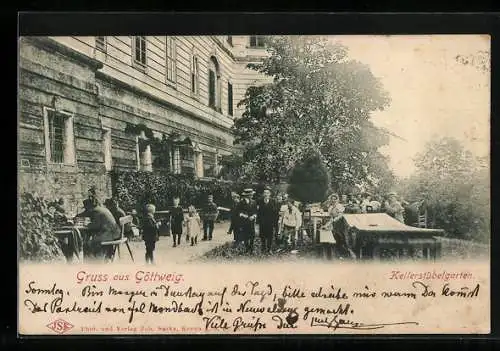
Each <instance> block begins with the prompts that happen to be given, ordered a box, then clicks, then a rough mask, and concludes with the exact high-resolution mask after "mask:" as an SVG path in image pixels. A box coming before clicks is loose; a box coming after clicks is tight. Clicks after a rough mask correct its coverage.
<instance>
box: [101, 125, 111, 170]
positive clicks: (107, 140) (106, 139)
mask: <svg viewBox="0 0 500 351" xmlns="http://www.w3.org/2000/svg"><path fill="white" fill-rule="evenodd" d="M102 142H103V151H104V166H105V168H106V171H111V167H112V157H111V131H110V130H109V129H105V130H103V131H102Z"/></svg>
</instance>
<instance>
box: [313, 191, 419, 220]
mask: <svg viewBox="0 0 500 351" xmlns="http://www.w3.org/2000/svg"><path fill="white" fill-rule="evenodd" d="M423 205H424V201H423V200H420V201H415V202H412V203H409V202H407V201H405V200H404V199H403V198H402V197H398V195H397V194H396V193H395V192H390V193H388V194H387V196H385V197H382V196H380V195H375V196H372V195H371V194H370V193H364V194H359V195H357V196H354V195H349V196H347V195H342V196H341V197H340V198H339V196H338V195H337V194H332V195H330V196H329V197H328V200H327V201H326V202H325V203H324V204H323V209H324V210H325V211H328V212H330V213H331V214H332V216H333V217H336V216H339V215H341V214H343V213H346V214H349V213H387V214H388V215H389V216H391V217H394V218H395V219H397V220H398V221H400V222H401V223H406V224H409V225H416V223H417V222H418V216H419V213H420V211H421V209H422V208H423Z"/></svg>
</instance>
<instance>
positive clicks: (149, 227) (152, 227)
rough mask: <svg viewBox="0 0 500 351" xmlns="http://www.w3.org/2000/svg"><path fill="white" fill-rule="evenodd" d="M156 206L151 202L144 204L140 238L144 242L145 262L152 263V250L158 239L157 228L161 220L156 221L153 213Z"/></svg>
mask: <svg viewBox="0 0 500 351" xmlns="http://www.w3.org/2000/svg"><path fill="white" fill-rule="evenodd" d="M155 212H156V208H155V206H154V205H152V204H148V205H146V218H144V223H143V226H142V239H143V240H144V243H145V244H146V263H153V252H154V250H155V246H156V242H157V241H158V240H160V233H159V231H158V228H159V227H160V224H161V222H156V220H155V217H154V214H155Z"/></svg>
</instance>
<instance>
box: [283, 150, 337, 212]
mask: <svg viewBox="0 0 500 351" xmlns="http://www.w3.org/2000/svg"><path fill="white" fill-rule="evenodd" d="M289 183H290V185H289V187H288V193H289V194H290V197H291V198H293V199H296V200H298V201H300V202H302V203H315V202H323V201H324V200H325V199H326V196H327V194H328V190H329V187H330V177H329V175H328V169H327V168H326V167H325V166H324V164H323V162H322V160H321V156H320V155H319V154H317V153H316V154H313V155H310V156H306V157H304V159H302V160H301V161H300V162H298V163H297V164H296V165H295V167H294V168H293V170H292V175H291V176H290V182H289Z"/></svg>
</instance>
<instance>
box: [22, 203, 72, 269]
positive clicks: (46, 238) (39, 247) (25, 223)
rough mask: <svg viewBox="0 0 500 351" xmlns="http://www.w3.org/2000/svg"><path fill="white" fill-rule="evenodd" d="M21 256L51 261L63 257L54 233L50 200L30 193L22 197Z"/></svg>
mask: <svg viewBox="0 0 500 351" xmlns="http://www.w3.org/2000/svg"><path fill="white" fill-rule="evenodd" d="M18 232H19V257H20V259H21V260H29V261H51V260H55V259H61V258H63V255H62V251H61V248H60V246H59V243H58V240H57V238H56V237H55V236H54V234H53V226H52V223H51V217H50V215H49V212H48V202H47V201H46V200H44V199H43V198H40V197H38V196H36V195H33V194H30V193H24V194H22V195H21V198H20V218H19V228H18Z"/></svg>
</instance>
